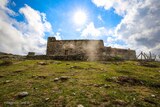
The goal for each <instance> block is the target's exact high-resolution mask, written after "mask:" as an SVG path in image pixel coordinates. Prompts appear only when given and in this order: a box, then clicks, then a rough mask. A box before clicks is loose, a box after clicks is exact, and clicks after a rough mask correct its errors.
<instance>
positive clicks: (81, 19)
mask: <svg viewBox="0 0 160 107" xmlns="http://www.w3.org/2000/svg"><path fill="white" fill-rule="evenodd" d="M73 18H74V22H75V23H76V24H77V25H83V24H85V22H86V18H87V17H86V13H85V12H83V11H77V12H75V14H74V17H73Z"/></svg>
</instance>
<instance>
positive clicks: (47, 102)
mask: <svg viewBox="0 0 160 107" xmlns="http://www.w3.org/2000/svg"><path fill="white" fill-rule="evenodd" d="M6 62H7V61H5V62H4V61H2V60H0V106H3V107H8V106H15V107H22V106H26V107H28V106H31V107H64V106H66V107H77V105H78V104H82V105H83V106H84V107H97V106H98V107H112V106H113V107H114V106H122V107H124V106H127V107H130V106H131V107H143V106H146V107H158V106H160V102H159V99H160V63H159V62H145V63H142V62H136V61H122V62H82V61H55V60H24V61H17V60H12V61H10V62H9V61H8V62H7V63H9V64H4V63H6ZM39 62H45V63H46V64H45V65H41V64H39ZM61 76H67V77H69V79H68V80H66V81H56V82H55V81H54V79H55V78H59V77H61ZM120 77H125V78H134V80H136V81H140V84H136V83H134V84H131V83H132V82H134V81H132V80H130V79H129V80H127V81H124V80H123V81H120V79H119V78H120ZM122 79H123V78H122ZM23 91H27V92H28V93H29V95H28V96H26V97H24V98H21V99H17V97H16V96H17V94H18V93H19V92H23ZM48 98H49V99H48Z"/></svg>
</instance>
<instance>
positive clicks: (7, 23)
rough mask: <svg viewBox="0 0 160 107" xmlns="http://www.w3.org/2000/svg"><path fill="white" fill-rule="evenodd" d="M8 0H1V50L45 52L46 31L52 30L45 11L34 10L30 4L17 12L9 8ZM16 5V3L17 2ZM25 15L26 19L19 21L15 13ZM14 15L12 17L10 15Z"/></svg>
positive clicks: (20, 52)
mask: <svg viewBox="0 0 160 107" xmlns="http://www.w3.org/2000/svg"><path fill="white" fill-rule="evenodd" d="M9 4H10V2H8V1H7V0H1V1H0V14H1V15H0V25H1V27H0V34H1V35H0V50H1V51H3V52H9V53H14V54H26V53H27V52H29V51H34V52H37V53H39V54H40V53H45V49H46V40H45V39H44V36H45V33H46V32H52V26H51V24H50V23H49V22H48V21H47V20H46V15H45V13H41V12H39V11H37V10H34V9H33V8H31V7H30V6H28V5H25V6H24V7H22V8H20V9H19V13H15V12H14V11H13V10H11V9H9V8H8V7H7V5H9ZM15 5H16V4H15ZM17 14H19V15H23V16H24V20H25V21H21V22H19V21H17V20H16V19H15V18H14V16H15V15H17ZM11 15H12V16H13V17H10V16H11Z"/></svg>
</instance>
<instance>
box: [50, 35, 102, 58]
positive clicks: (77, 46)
mask: <svg viewBox="0 0 160 107" xmlns="http://www.w3.org/2000/svg"><path fill="white" fill-rule="evenodd" d="M103 48H104V44H103V41H102V40H56V39H55V38H53V37H52V38H48V44H47V55H61V56H66V55H78V54H85V55H86V56H88V58H89V60H95V59H98V56H99V54H100V53H101V52H100V50H102V49H103Z"/></svg>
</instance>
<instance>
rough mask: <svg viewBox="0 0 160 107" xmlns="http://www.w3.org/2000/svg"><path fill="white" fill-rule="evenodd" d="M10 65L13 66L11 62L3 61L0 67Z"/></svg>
mask: <svg viewBox="0 0 160 107" xmlns="http://www.w3.org/2000/svg"><path fill="white" fill-rule="evenodd" d="M11 64H13V63H12V61H9V60H4V61H2V63H0V66H9V65H11Z"/></svg>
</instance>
